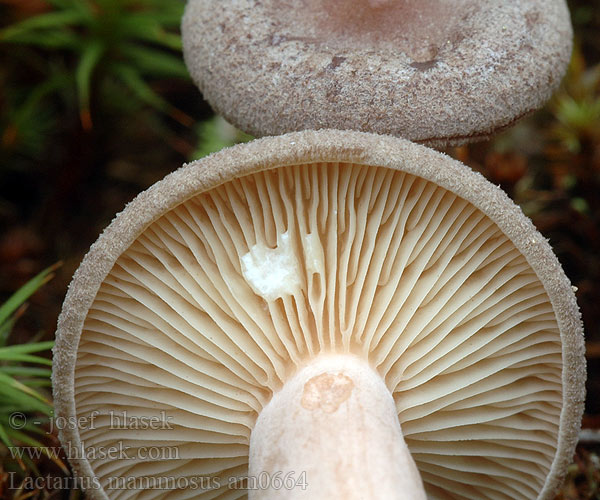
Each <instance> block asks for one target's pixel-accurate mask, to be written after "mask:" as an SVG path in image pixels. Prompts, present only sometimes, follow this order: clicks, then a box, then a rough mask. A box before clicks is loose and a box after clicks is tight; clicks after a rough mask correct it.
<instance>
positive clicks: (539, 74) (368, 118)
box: [182, 0, 572, 146]
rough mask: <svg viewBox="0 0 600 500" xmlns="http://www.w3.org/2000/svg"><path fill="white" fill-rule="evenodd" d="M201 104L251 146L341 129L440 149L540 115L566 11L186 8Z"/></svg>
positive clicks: (328, 0)
mask: <svg viewBox="0 0 600 500" xmlns="http://www.w3.org/2000/svg"><path fill="white" fill-rule="evenodd" d="M182 28H183V40H184V55H185V60H186V63H187V66H188V68H189V70H190V72H191V74H192V77H193V79H194V81H195V82H196V84H197V85H198V87H199V88H200V90H201V91H202V93H203V95H204V98H205V99H206V100H207V101H208V102H209V103H210V104H211V105H212V106H213V107H214V109H215V110H216V111H217V112H219V113H221V114H222V115H223V116H225V118H226V119H227V120H229V121H230V122H231V123H233V124H234V125H236V126H237V127H238V128H240V129H242V130H244V131H246V132H248V133H250V134H253V135H255V136H265V135H278V134H281V133H285V132H291V131H298V130H304V129H320V128H336V129H340V130H360V131H364V132H377V133H382V134H391V135H395V136H399V137H404V138H406V139H410V140H412V141H415V142H421V143H426V144H428V145H434V146H443V145H448V144H460V143H464V142H468V141H472V140H478V139H483V138H486V137H488V136H490V135H491V134H492V133H494V132H495V131H497V130H499V129H502V128H504V127H507V126H509V125H511V124H512V123H513V122H514V121H515V120H517V119H519V118H520V117H522V116H523V115H526V114H528V113H530V112H531V111H533V110H535V109H538V108H539V107H541V106H542V105H543V104H544V102H545V101H546V100H547V99H548V98H549V97H550V95H551V94H552V92H553V90H554V89H555V88H556V86H557V85H558V83H559V81H560V79H561V78H562V75H563V74H564V71H565V69H566V67H567V63H568V61H569V58H570V54H571V37H572V30H571V25H570V17H569V12H568V9H567V7H566V3H565V2H564V0H545V1H540V0H518V1H515V0H503V1H489V0H484V1H475V0H458V1H451V2H450V1H439V0H402V1H400V0H395V1H386V2H367V1H366V0H363V1H359V2H349V1H347V0H261V1H260V2H259V1H255V0H241V1H235V2H234V1H231V0H223V1H222V2H220V3H219V8H215V5H214V2H212V1H209V0H190V1H189V2H188V4H187V10H186V13H185V16H184V20H183V25H182Z"/></svg>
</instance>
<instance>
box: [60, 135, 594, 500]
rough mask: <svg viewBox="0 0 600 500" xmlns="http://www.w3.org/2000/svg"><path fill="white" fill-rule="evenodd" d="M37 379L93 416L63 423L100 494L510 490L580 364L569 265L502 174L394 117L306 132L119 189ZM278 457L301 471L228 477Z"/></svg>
mask: <svg viewBox="0 0 600 500" xmlns="http://www.w3.org/2000/svg"><path fill="white" fill-rule="evenodd" d="M53 377H54V380H53V381H54V391H55V399H56V410H57V414H58V415H59V416H63V417H65V418H67V419H76V418H80V419H83V421H85V419H86V418H91V416H92V415H93V416H94V420H93V421H94V425H93V426H67V427H66V428H63V429H61V435H60V437H61V440H62V442H63V444H64V445H65V446H66V447H69V448H75V449H80V448H81V449H83V450H86V451H87V453H86V454H85V455H84V456H81V457H77V458H73V459H72V460H71V463H72V465H73V467H74V469H75V471H76V472H77V473H78V474H79V475H80V476H82V477H84V478H92V479H93V480H94V481H95V483H94V484H95V487H92V488H90V490H89V495H90V497H91V498H94V499H100V498H102V499H106V498H111V499H117V498H123V499H124V498H132V499H133V498H139V499H142V498H144V499H146V498H178V499H179V498H217V497H219V498H220V495H222V496H223V498H235V497H238V496H244V495H246V494H247V493H249V494H250V496H255V497H262V498H267V497H269V496H270V495H278V496H280V497H283V498H294V497H296V496H298V497H302V496H307V497H310V498H373V499H376V498H377V499H380V498H407V499H411V500H412V499H417V498H425V495H427V496H428V497H429V498H438V499H449V498H453V499H473V498H489V499H511V500H514V499H534V498H538V499H550V498H552V495H553V494H554V492H555V490H556V488H557V486H558V485H559V484H560V480H561V476H562V474H563V473H564V470H565V467H566V465H567V464H568V463H569V461H570V457H571V454H572V451H573V447H574V445H575V442H576V439H577V429H578V425H579V419H580V416H581V411H582V405H583V391H584V389H583V383H584V378H585V368H584V361H583V339H582V335H581V325H580V319H579V313H578V310H577V306H576V304H575V299H574V296H573V293H572V291H571V287H570V283H569V281H568V280H567V278H566V277H565V276H564V274H563V272H562V270H561V268H560V266H559V264H558V262H557V260H556V258H555V257H554V255H553V253H552V251H551V249H550V247H549V245H548V244H547V242H546V240H545V239H544V238H543V237H542V236H541V235H540V234H539V233H538V232H537V231H536V230H535V229H534V227H533V226H532V224H531V222H530V221H529V220H528V219H527V218H526V217H524V216H523V214H522V213H521V211H520V209H519V208H518V207H516V206H515V205H514V204H513V203H512V202H511V201H510V200H509V199H508V198H507V197H506V195H505V194H504V193H503V192H502V191H501V190H499V189H498V188H496V187H494V186H492V185H491V184H490V183H488V182H487V181H485V180H484V179H483V177H482V176H480V175H479V174H476V173H474V172H472V171H471V170H470V169H468V168H467V167H465V166H463V165H462V164H460V163H459V162H457V161H455V160H452V159H450V158H448V157H446V156H444V155H442V154H440V153H437V152H435V151H432V150H428V149H426V148H424V147H422V146H418V145H415V144H411V143H409V142H407V141H404V140H401V139H394V138H391V137H383V136H375V135H369V134H364V133H359V132H339V131H321V132H312V131H307V132H301V133H293V134H289V135H286V136H282V137H275V138H266V139H261V140H257V141H254V142H252V143H249V144H246V145H241V146H236V147H234V148H231V149H228V150H225V151H222V152H220V153H217V154H215V155H212V156H210V157H208V158H205V159H203V160H201V161H198V162H194V163H192V164H190V165H187V166H185V167H184V168H182V169H180V170H178V171H176V172H174V173H173V174H171V175H169V176H168V177H167V178H165V179H164V180H163V181H161V182H159V183H157V184H156V185H154V186H153V187H151V188H150V189H149V190H147V191H146V192H144V193H142V194H141V195H139V196H138V197H137V198H136V199H135V200H134V201H133V202H132V203H131V204H129V205H128V206H127V208H126V209H125V210H124V211H123V212H122V213H121V214H120V215H119V216H117V218H116V219H115V220H114V221H113V222H112V224H111V225H110V226H109V227H108V228H107V229H106V231H105V232H104V233H103V234H102V236H101V237H100V238H99V239H98V241H97V242H96V243H95V244H94V245H93V246H92V248H91V250H90V252H89V253H88V255H87V256H86V257H85V259H84V261H83V263H82V264H81V267H80V268H79V270H78V271H77V273H76V274H75V277H74V279H73V282H72V284H71V286H70V288H69V292H68V295H67V298H66V300H65V304H64V308H63V312H62V314H61V317H60V320H59V326H58V337H57V344H56V348H55V358H54V375H53ZM115 415H117V416H119V415H120V416H124V415H127V416H128V417H127V418H129V419H133V418H134V417H135V418H137V419H138V420H137V421H138V422H139V421H140V419H141V418H142V417H146V418H151V417H155V418H157V419H158V418H159V417H160V418H162V420H165V415H166V421H167V423H168V425H165V426H162V427H160V428H154V427H153V426H149V425H148V426H136V428H135V429H132V428H131V426H130V427H129V428H128V427H127V426H126V425H125V426H120V427H119V426H116V427H117V428H115V426H114V425H113V423H114V417H115ZM115 446H122V447H124V448H125V449H126V450H127V451H126V455H125V456H123V457H118V458H117V459H114V457H111V458H108V457H105V456H102V454H100V453H93V451H94V450H96V451H98V450H101V449H109V448H111V447H115ZM154 448H156V449H163V448H168V449H169V450H171V452H170V453H171V456H169V459H164V460H163V459H161V458H160V457H156V456H155V457H152V456H149V454H148V453H147V451H148V450H149V449H154ZM280 473H282V474H288V476H287V477H288V479H289V477H291V476H289V474H295V476H294V477H295V478H299V477H300V475H302V478H305V481H306V484H304V483H303V484H302V486H299V485H298V484H297V483H294V484H295V485H297V486H298V487H295V488H288V489H285V488H282V484H279V487H280V489H276V488H275V487H274V483H271V484H268V481H267V483H263V486H265V489H263V488H258V489H252V490H250V491H249V492H247V491H246V490H245V485H247V484H248V483H245V482H244V481H243V480H242V479H238V478H243V477H245V476H247V475H248V474H249V475H250V476H251V477H257V476H259V475H261V474H262V475H263V476H262V477H266V478H267V479H268V478H274V477H275V476H276V475H277V474H280ZM198 478H209V479H211V481H210V482H204V483H199V482H198V481H199V479H198ZM118 480H121V481H127V482H118ZM152 480H155V481H156V482H155V483H154V484H160V481H161V480H165V481H168V482H166V483H165V484H164V485H163V488H162V489H161V488H160V487H155V488H150V487H148V485H152V484H153V483H152ZM199 484H201V485H202V486H203V487H198V485H199ZM285 484H286V483H284V485H285ZM287 484H288V485H291V483H289V482H288V483H287ZM115 485H126V488H118V487H116V486H115ZM193 485H196V486H197V487H195V488H194V487H193ZM135 486H137V487H138V489H136V488H135ZM173 488H174V489H173Z"/></svg>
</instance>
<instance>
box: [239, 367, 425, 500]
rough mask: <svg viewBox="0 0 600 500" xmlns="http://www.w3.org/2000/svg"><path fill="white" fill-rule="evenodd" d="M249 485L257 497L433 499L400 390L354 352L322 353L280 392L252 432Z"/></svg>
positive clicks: (251, 496) (251, 494) (250, 490)
mask: <svg viewBox="0 0 600 500" xmlns="http://www.w3.org/2000/svg"><path fill="white" fill-rule="evenodd" d="M277 478H278V479H277ZM261 480H262V481H261ZM248 488H249V497H250V498H251V499H252V498H261V499H268V498H286V499H295V498H329V499H359V498H360V499H381V498H390V499H411V500H425V498H426V496H425V491H424V489H423V483H422V481H421V477H420V475H419V472H418V470H417V467H416V465H415V463H414V461H413V459H412V457H411V455H410V452H409V450H408V447H407V446H406V443H405V442H404V438H403V437H402V431H401V429H400V423H399V421H398V415H397V412H396V408H395V404H394V399H393V398H392V394H391V393H390V391H389V390H388V389H387V387H386V386H385V384H384V382H383V380H382V379H381V377H380V376H379V375H378V374H377V373H376V372H375V371H374V370H373V369H372V368H371V367H370V366H369V365H368V364H367V363H366V362H365V361H362V360H360V359H358V358H356V357H354V356H323V357H319V358H317V359H316V360H315V361H313V362H311V363H310V364H309V365H307V366H306V367H304V368H303V369H301V370H300V371H299V372H298V373H297V374H296V375H295V376H294V377H293V378H292V379H290V380H289V381H288V382H286V384H285V385H284V387H283V388H282V389H281V391H279V392H278V393H276V394H275V395H274V396H273V399H272V400H271V401H270V402H269V403H268V404H267V405H266V406H265V408H264V409H263V410H262V412H261V413H260V415H259V416H258V419H257V421H256V425H255V427H254V430H253V431H252V435H251V438H250V464H249V479H248ZM282 490H284V491H282ZM285 490H287V491H285Z"/></svg>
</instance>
